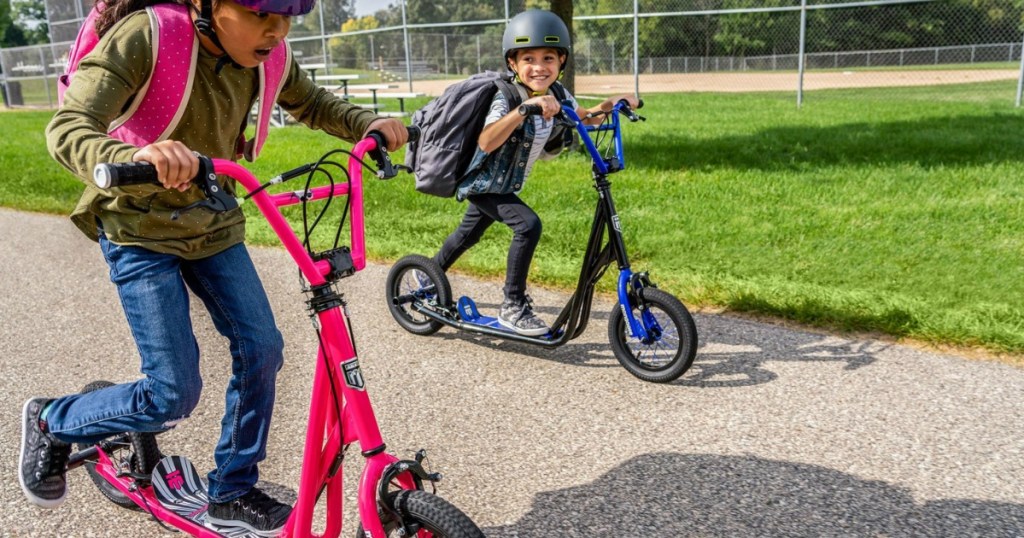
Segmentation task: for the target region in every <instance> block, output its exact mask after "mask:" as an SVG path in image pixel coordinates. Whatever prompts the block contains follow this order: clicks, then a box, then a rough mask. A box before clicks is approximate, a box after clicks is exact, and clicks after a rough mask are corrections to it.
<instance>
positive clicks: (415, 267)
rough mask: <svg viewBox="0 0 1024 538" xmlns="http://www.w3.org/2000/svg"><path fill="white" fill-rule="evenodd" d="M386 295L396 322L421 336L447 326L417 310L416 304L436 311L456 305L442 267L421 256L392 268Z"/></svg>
mask: <svg viewBox="0 0 1024 538" xmlns="http://www.w3.org/2000/svg"><path fill="white" fill-rule="evenodd" d="M385 293H386V295H387V301H388V310H390V311H391V316H392V317H394V318H395V321H397V322H398V324H399V325H401V326H402V328H403V329H405V330H407V331H409V332H411V333H413V334H418V335H420V336H427V335H431V334H434V333H436V332H437V331H439V330H440V329H441V327H443V325H442V324H441V322H439V321H435V320H433V319H431V318H429V317H427V316H426V315H424V314H422V313H420V312H419V311H417V310H416V308H414V305H421V306H425V307H427V308H432V309H436V308H438V307H445V306H448V305H449V304H451V302H452V288H451V284H449V283H448V277H447V276H445V274H444V271H443V270H442V269H441V266H440V265H438V264H437V262H435V261H434V260H432V259H430V258H427V257H426V256H420V255H418V254H411V255H409V256H406V257H404V258H402V259H400V260H398V261H397V262H396V263H395V265H394V266H392V267H391V271H390V272H388V278H387V288H386V290H385Z"/></svg>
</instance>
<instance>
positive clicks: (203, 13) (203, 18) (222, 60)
mask: <svg viewBox="0 0 1024 538" xmlns="http://www.w3.org/2000/svg"><path fill="white" fill-rule="evenodd" d="M199 4H200V7H201V9H200V10H197V11H196V20H195V21H194V25H195V27H196V30H197V31H199V33H200V34H203V35H204V36H206V37H207V38H209V39H210V41H212V42H213V44H214V46H216V47H217V48H218V49H220V50H221V52H222V53H223V54H221V55H220V56H219V57H218V58H217V67H216V68H215V69H214V72H215V73H217V74H218V75H219V74H220V72H221V70H222V69H224V66H225V65H227V64H228V63H230V64H231V67H234V68H236V69H243V67H242V66H241V65H239V64H238V62H236V61H235V59H234V58H232V57H231V55H229V54H228V50H227V49H226V48H224V45H222V44H221V43H220V38H219V37H217V31H216V30H214V29H213V0H200V3H199ZM188 5H189V7H191V8H192V9H193V10H195V9H196V6H195V4H193V3H192V2H189V3H188Z"/></svg>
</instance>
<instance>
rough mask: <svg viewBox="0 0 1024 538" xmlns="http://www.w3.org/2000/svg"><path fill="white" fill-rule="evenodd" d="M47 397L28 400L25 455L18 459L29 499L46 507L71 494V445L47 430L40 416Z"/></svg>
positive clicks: (23, 425) (23, 443)
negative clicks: (69, 484)
mask: <svg viewBox="0 0 1024 538" xmlns="http://www.w3.org/2000/svg"><path fill="white" fill-rule="evenodd" d="M47 403H49V400H47V399H45V398H32V399H30V400H29V401H27V402H25V407H24V408H22V414H21V457H20V458H19V459H18V469H19V473H18V481H19V482H21V490H22V491H24V492H25V496H26V497H28V500H29V501H31V502H32V503H33V504H35V505H37V506H41V507H43V508H57V507H58V506H60V505H61V504H63V503H64V498H65V497H67V494H68V482H67V479H66V478H65V476H64V474H65V473H66V472H67V469H66V467H67V465H68V457H69V456H70V455H71V445H69V444H68V443H65V442H63V441H60V440H58V439H57V438H56V437H54V436H53V435H51V434H50V433H49V432H48V431H46V425H45V424H44V423H42V422H40V420H39V415H41V414H42V412H43V407H45V406H46V404H47Z"/></svg>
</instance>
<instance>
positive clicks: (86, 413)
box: [46, 234, 284, 502]
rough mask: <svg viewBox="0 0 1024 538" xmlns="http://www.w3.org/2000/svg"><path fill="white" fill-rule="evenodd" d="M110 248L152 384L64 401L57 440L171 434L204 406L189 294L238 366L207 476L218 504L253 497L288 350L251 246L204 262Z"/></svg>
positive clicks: (55, 420) (53, 417)
mask: <svg viewBox="0 0 1024 538" xmlns="http://www.w3.org/2000/svg"><path fill="white" fill-rule="evenodd" d="M100 248H101V249H102V250H103V256H104V257H105V258H106V260H107V265H109V266H110V279H111V281H113V282H114V284H116V285H117V291H118V294H119V295H120V297H121V306H122V307H123V308H124V312H125V315H126V317H127V318H128V325H129V326H130V327H131V331H132V335H133V336H134V337H135V343H136V345H137V346H138V350H139V354H140V355H141V358H142V368H141V372H142V374H143V375H144V376H145V377H143V378H142V379H139V380H138V381H135V382H132V383H124V384H121V385H115V386H112V387H108V388H104V389H100V390H97V391H95V392H90V393H88V394H75V395H71V396H65V397H63V398H59V399H57V400H55V401H54V402H53V404H52V405H51V406H50V407H49V410H48V411H47V417H46V418H47V423H48V427H49V429H50V431H51V432H52V433H53V434H54V435H56V437H57V438H59V439H61V440H63V441H67V442H73V443H95V442H97V441H100V440H102V439H104V438H106V437H109V436H111V435H113V434H117V433H121V432H126V431H137V432H162V431H166V430H168V429H170V428H173V427H174V426H175V425H176V424H177V423H178V422H180V421H182V420H184V419H185V418H187V417H188V416H189V413H191V412H192V410H193V409H194V408H195V406H196V404H197V403H198V402H199V393H200V391H201V390H202V379H201V377H200V372H199V346H198V344H197V343H196V338H195V335H194V334H193V332H192V320H191V318H190V316H189V293H188V290H192V293H194V294H195V295H196V296H197V297H199V298H200V299H201V300H202V301H203V303H204V304H205V305H206V309H207V310H208V311H209V312H210V316H211V317H212V319H213V323H214V325H215V326H216V328H217V330H218V331H219V332H220V333H221V334H222V335H224V336H225V337H227V339H228V340H229V342H230V350H231V358H232V363H231V364H232V367H231V379H230V380H229V382H228V387H227V392H226V397H225V400H226V402H225V403H226V409H225V413H224V417H223V418H222V419H221V434H220V440H219V441H218V443H217V447H216V450H215V452H214V462H215V463H216V466H217V467H216V469H214V470H213V471H211V472H210V473H209V475H208V476H207V480H208V481H209V495H210V500H211V501H213V502H225V501H229V500H231V499H234V498H236V497H239V496H241V495H242V494H244V493H245V492H247V491H249V489H251V488H252V486H253V485H255V484H256V481H257V480H258V478H259V471H258V469H257V464H258V463H259V462H260V461H262V460H263V459H264V458H265V457H266V445H267V432H268V430H269V427H270V419H271V414H272V411H273V407H274V394H275V383H276V380H277V372H278V371H279V370H280V369H281V366H282V364H283V363H284V355H283V350H284V341H283V339H282V338H281V333H280V331H278V329H277V325H276V324H275V323H274V315H273V312H271V309H270V303H269V301H268V300H267V296H266V292H265V291H264V290H263V284H262V283H261V282H260V279H259V275H257V274H256V268H255V267H254V266H253V263H252V260H251V258H250V257H249V252H248V251H247V250H246V248H245V245H243V244H238V245H235V246H233V247H231V248H228V249H227V250H225V251H223V252H220V253H218V254H215V255H213V256H210V257H208V258H203V259H200V260H186V259H183V258H180V257H178V256H174V255H169V254H160V253H157V252H153V251H150V250H146V249H144V248H140V247H132V246H119V245H115V244H113V243H111V242H109V241H107V239H106V237H104V236H103V235H102V234H101V235H100Z"/></svg>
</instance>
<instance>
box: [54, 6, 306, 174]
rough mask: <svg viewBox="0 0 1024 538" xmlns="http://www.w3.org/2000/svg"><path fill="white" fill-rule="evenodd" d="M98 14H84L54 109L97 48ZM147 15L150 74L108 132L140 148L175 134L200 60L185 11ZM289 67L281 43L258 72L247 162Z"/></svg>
mask: <svg viewBox="0 0 1024 538" xmlns="http://www.w3.org/2000/svg"><path fill="white" fill-rule="evenodd" d="M101 9H102V4H100V3H97V5H96V7H94V8H93V9H92V11H90V12H89V16H88V17H86V19H85V22H84V23H82V28H81V29H80V30H79V32H78V37H77V38H76V39H75V44H74V45H73V46H72V47H71V51H70V52H69V53H68V63H67V67H66V68H65V73H64V74H63V75H61V76H60V78H59V79H58V81H57V104H58V106H60V105H62V104H63V103H64V91H65V90H66V89H67V88H68V85H70V84H71V78H72V77H73V76H74V74H75V71H76V70H77V69H78V64H79V62H81V61H82V58H84V57H85V56H86V55H87V54H89V52H91V51H92V49H94V48H96V44H97V43H99V36H97V35H96V18H97V17H99V14H100V10H101ZM146 11H147V12H148V14H149V22H150V25H151V27H152V29H153V72H152V73H151V74H150V76H149V80H148V81H147V82H146V85H145V86H143V87H142V89H141V90H139V93H138V94H137V95H136V96H135V99H134V100H133V101H132V105H131V107H129V109H128V110H127V111H126V112H125V113H124V115H122V116H121V117H120V118H118V119H116V120H114V122H113V123H111V124H110V128H109V134H110V136H112V137H114V138H116V139H118V140H121V141H122V142H127V143H129V144H132V145H133V146H139V147H142V146H145V145H147V144H152V143H154V142H159V141H161V140H165V139H166V138H167V137H168V136H169V135H170V134H171V132H172V131H174V128H175V127H176V126H177V125H178V122H179V121H180V120H181V115H182V113H184V111H185V106H186V105H188V98H189V95H191V93H192V81H193V80H194V79H195V70H196V59H197V58H198V57H199V38H198V36H197V35H196V32H195V29H194V28H193V25H192V18H191V17H190V16H189V12H188V8H187V7H185V6H182V5H178V4H169V3H168V4H156V5H153V6H150V7H147V8H146ZM291 62H292V51H291V47H290V46H289V45H288V42H287V41H285V42H282V44H281V45H280V46H278V47H276V48H275V49H274V50H273V51H271V53H270V58H269V59H268V60H267V61H266V62H263V63H262V64H261V65H260V66H259V68H258V69H259V81H260V91H259V95H260V98H259V112H258V114H257V121H256V135H255V136H254V137H253V139H252V140H248V141H244V146H243V148H244V149H243V152H242V154H243V155H244V156H245V158H246V159H248V160H250V161H252V160H254V159H255V158H256V157H257V156H258V155H259V153H260V150H261V149H263V143H264V142H265V141H266V139H267V132H268V130H269V127H270V118H271V115H272V114H273V108H274V104H275V103H276V102H277V96H278V95H279V94H280V93H281V87H282V86H284V81H285V78H286V75H287V70H288V67H289V66H290V65H291ZM150 90H153V91H150Z"/></svg>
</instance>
